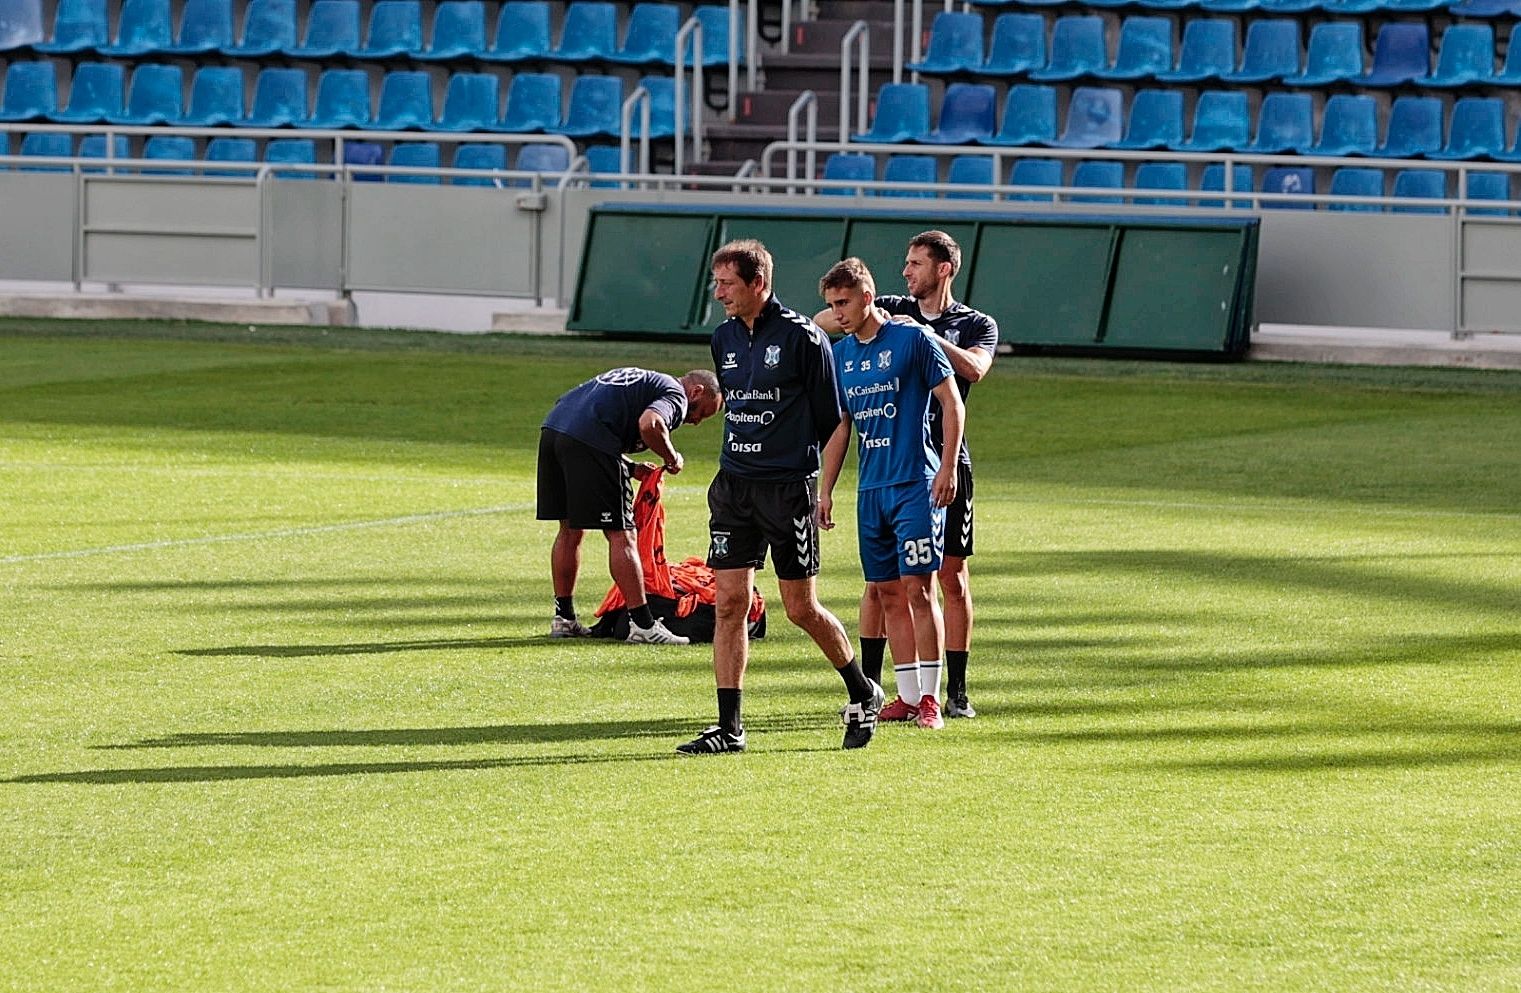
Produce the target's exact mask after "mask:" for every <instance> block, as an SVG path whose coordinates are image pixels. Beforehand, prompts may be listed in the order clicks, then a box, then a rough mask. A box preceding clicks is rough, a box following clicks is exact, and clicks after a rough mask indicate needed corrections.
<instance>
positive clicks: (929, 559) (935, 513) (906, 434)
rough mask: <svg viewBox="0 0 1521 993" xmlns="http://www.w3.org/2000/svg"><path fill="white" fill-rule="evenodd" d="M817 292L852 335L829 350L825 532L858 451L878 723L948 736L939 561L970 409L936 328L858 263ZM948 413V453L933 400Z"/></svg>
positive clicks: (859, 524) (833, 273)
mask: <svg viewBox="0 0 1521 993" xmlns="http://www.w3.org/2000/svg"><path fill="white" fill-rule="evenodd" d="M819 292H820V293H821V294H823V297H824V302H825V303H827V304H829V309H830V311H831V312H832V313H833V315H834V318H835V321H836V322H837V323H838V324H839V326H840V327H841V328H843V329H844V330H845V331H846V332H847V334H846V335H845V337H843V338H841V339H840V340H839V341H837V342H835V344H834V353H835V366H836V368H837V369H838V374H839V380H840V397H841V402H842V403H843V404H844V406H845V417H844V419H843V420H841V422H840V426H839V427H838V428H836V429H835V432H834V435H833V437H831V438H830V439H829V444H828V445H826V446H825V449H824V478H823V484H822V486H821V488H820V493H819V524H820V526H822V527H824V528H826V529H828V528H832V527H833V526H834V521H833V510H834V496H833V495H834V484H835V482H836V480H838V479H839V476H840V469H841V467H842V466H843V465H844V462H845V452H846V450H847V449H848V448H849V446H850V436H851V434H852V432H853V433H855V434H856V435H857V437H858V439H859V443H860V444H859V448H858V449H857V450H858V452H859V460H860V471H859V473H858V478H857V484H856V485H857V494H856V529H857V534H858V537H859V543H860V552H861V569H862V571H863V572H864V573H865V576H866V582H867V585H868V587H869V588H870V590H871V592H872V593H873V594H874V595H875V597H876V599H877V600H878V602H880V604H881V606H882V611H883V616H884V620H885V622H886V626H887V639H888V643H889V646H890V647H891V649H892V654H893V675H894V677H895V678H896V680H897V684H898V697H897V699H895V700H893V701H892V702H891V703H889V704H888V705H887V706H886V707H884V708H882V711H881V713H880V715H879V719H881V720H909V719H910V718H912V719H913V720H914V721H915V722H916V723H917V724H918V725H919V726H920V727H922V728H941V727H944V726H945V722H944V720H943V719H942V718H941V716H940V701H939V691H940V665H941V652H942V649H943V648H944V636H943V634H942V632H941V628H940V622H939V619H938V618H937V617H936V611H935V588H934V581H935V573H936V572H937V571H938V570H939V568H940V565H941V561H942V558H943V555H944V542H945V508H946V506H947V505H948V504H950V503H951V502H952V501H954V500H955V499H956V452H957V451H958V450H959V448H960V447H961V425H962V416H963V409H962V405H961V395H960V394H959V393H957V392H956V382H955V378H954V376H953V375H952V371H951V364H950V362H949V360H947V359H946V357H945V352H944V351H943V350H942V348H941V346H940V344H939V342H938V340H937V339H936V338H935V337H934V336H933V335H932V334H931V333H930V330H929V328H927V327H924V326H923V325H921V324H917V323H915V322H914V321H910V320H905V319H903V318H891V317H889V316H888V315H887V314H886V313H885V312H884V311H882V310H880V309H878V308H877V307H876V306H875V305H874V297H875V295H876V285H875V283H874V281H873V280H872V275H871V271H870V270H869V269H867V268H866V264H865V263H864V262H862V261H861V260H860V259H856V258H849V259H845V260H844V261H842V262H837V263H835V265H834V266H833V267H832V268H831V269H830V270H829V271H828V272H827V273H825V274H824V278H823V279H821V280H820V281H819ZM931 398H934V399H935V400H938V401H939V402H940V407H941V418H940V419H941V445H940V451H938V452H937V451H936V450H935V447H934V444H933V442H932V440H931V435H930V426H929V413H930V400H931Z"/></svg>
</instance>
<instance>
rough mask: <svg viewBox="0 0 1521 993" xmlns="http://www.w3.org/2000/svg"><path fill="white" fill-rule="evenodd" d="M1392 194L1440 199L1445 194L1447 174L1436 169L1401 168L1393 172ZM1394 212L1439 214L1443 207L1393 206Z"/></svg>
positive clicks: (1444, 209)
mask: <svg viewBox="0 0 1521 993" xmlns="http://www.w3.org/2000/svg"><path fill="white" fill-rule="evenodd" d="M1394 196H1396V197H1405V198H1410V199H1421V200H1426V199H1431V200H1441V199H1443V198H1445V197H1446V196H1447V174H1446V173H1445V172H1439V171H1437V170H1436V169H1401V170H1400V171H1399V172H1397V173H1395V174H1394ZM1394 212H1395V213H1396V214H1441V213H1445V212H1446V208H1445V207H1417V206H1413V205H1411V206H1395V207H1394Z"/></svg>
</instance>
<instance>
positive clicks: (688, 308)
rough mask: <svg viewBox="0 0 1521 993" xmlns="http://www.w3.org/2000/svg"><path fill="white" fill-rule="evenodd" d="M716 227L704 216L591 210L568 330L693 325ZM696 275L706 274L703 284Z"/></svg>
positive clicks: (667, 329) (665, 329)
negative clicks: (695, 280)
mask: <svg viewBox="0 0 1521 993" xmlns="http://www.w3.org/2000/svg"><path fill="white" fill-rule="evenodd" d="M713 226H714V220H713V218H712V217H711V216H709V215H707V214H687V213H676V214H619V213H603V212H601V211H595V212H593V214H592V216H591V219H590V220H589V221H588V222H587V231H586V245H587V250H586V251H585V252H584V253H583V255H582V258H581V278H580V279H579V280H578V281H577V284H576V298H575V302H574V304H573V305H572V306H571V309H570V315H569V317H568V319H567V320H566V327H568V328H569V329H570V330H572V331H600V332H605V333H613V334H625V333H628V332H649V333H653V334H672V333H678V332H681V331H690V330H691V329H693V328H694V327H696V326H697V325H696V316H697V307H698V305H699V303H700V302H701V300H700V298H699V296H698V291H699V289H701V288H705V287H706V278H705V275H706V273H707V265H708V256H709V254H711V249H709V247H708V245H709V243H710V242H711V241H712V239H713ZM593 246H595V248H594V247H593ZM694 273H703V274H704V279H703V282H702V284H701V287H699V286H698V285H694V278H695V277H694ZM708 330H709V329H708V328H701V333H703V334H706V333H707V332H708Z"/></svg>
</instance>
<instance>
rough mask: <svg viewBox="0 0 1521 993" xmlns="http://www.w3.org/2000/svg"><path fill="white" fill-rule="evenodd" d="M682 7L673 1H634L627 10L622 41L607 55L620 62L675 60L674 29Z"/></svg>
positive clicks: (625, 63)
mask: <svg viewBox="0 0 1521 993" xmlns="http://www.w3.org/2000/svg"><path fill="white" fill-rule="evenodd" d="M681 20H682V18H681V8H680V7H678V6H676V5H675V4H673V3H651V2H645V3H636V4H634V9H633V10H632V11H630V12H629V18H628V27H627V29H626V31H625V33H624V36H623V45H622V47H620V48H619V49H618V50H617V51H616V52H614V53H612V54H611V55H609V56H608V57H607V58H608V60H609V61H612V62H617V63H620V64H622V65H640V66H647V65H656V64H663V65H671V64H673V63H674V62H675V61H676V31H677V30H678V29H679V28H680V27H681Z"/></svg>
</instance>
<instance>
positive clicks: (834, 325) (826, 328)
mask: <svg viewBox="0 0 1521 993" xmlns="http://www.w3.org/2000/svg"><path fill="white" fill-rule="evenodd" d="M813 323H815V324H817V325H818V326H819V329H820V330H821V331H823V332H824V333H826V334H839V333H840V332H841V331H844V330H845V329H844V328H843V327H841V326H840V319H839V318H838V317H836V316H834V311H833V310H831V309H830V308H828V307H825V308H824V309H823V310H821V311H819V312H818V313H817V314H814V315H813Z"/></svg>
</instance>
